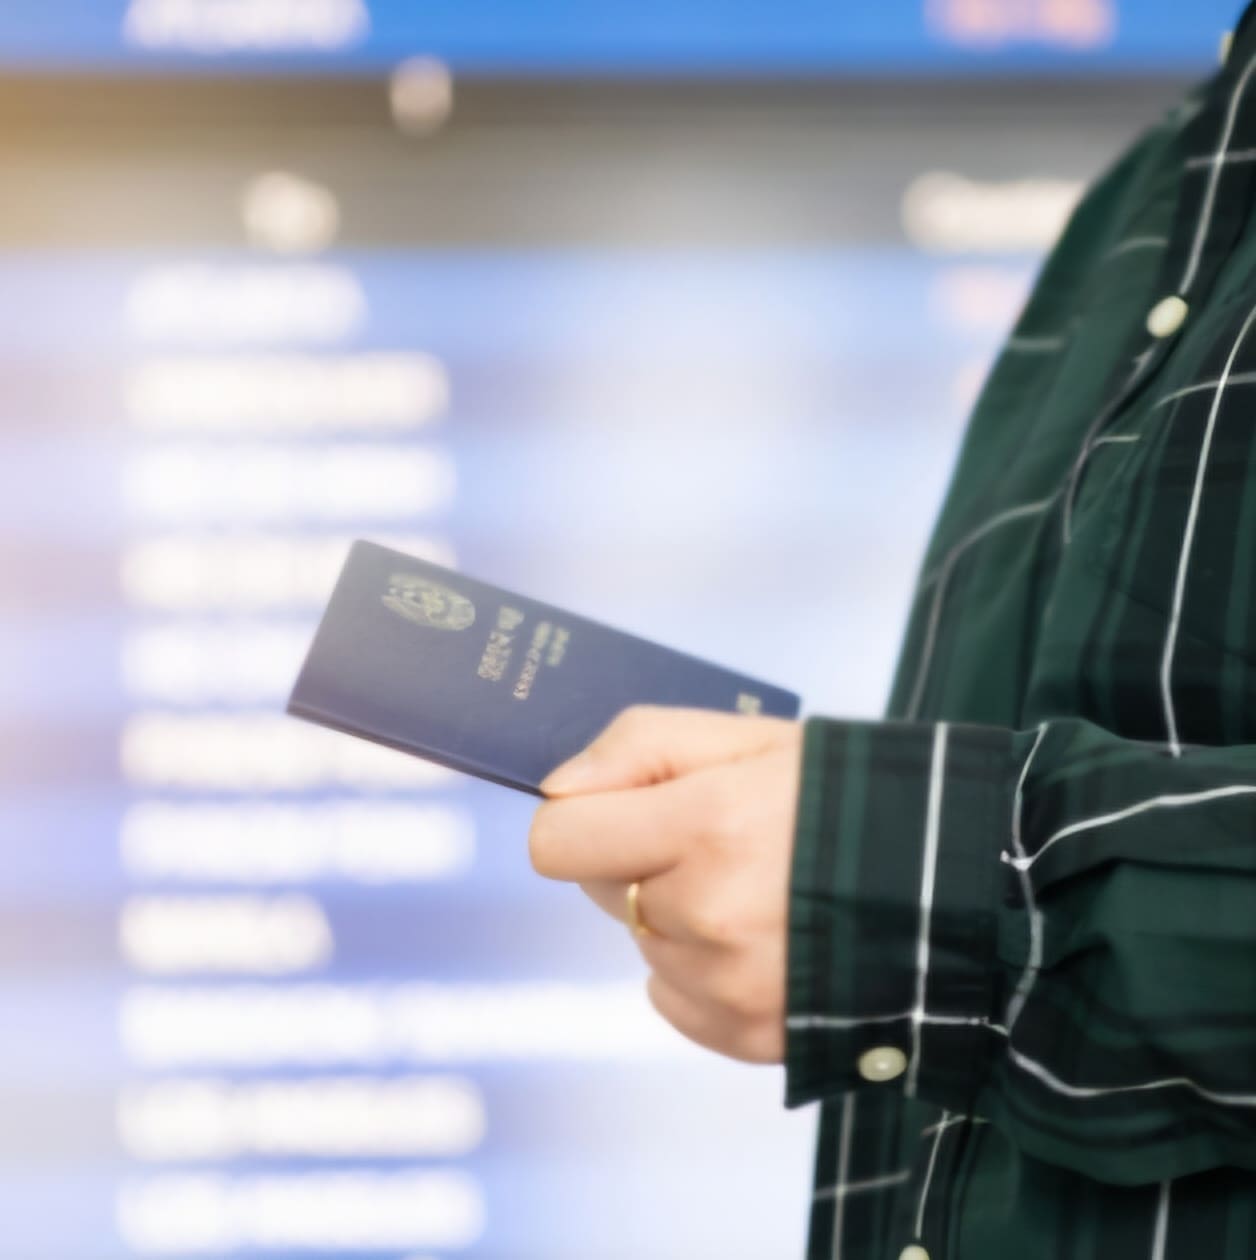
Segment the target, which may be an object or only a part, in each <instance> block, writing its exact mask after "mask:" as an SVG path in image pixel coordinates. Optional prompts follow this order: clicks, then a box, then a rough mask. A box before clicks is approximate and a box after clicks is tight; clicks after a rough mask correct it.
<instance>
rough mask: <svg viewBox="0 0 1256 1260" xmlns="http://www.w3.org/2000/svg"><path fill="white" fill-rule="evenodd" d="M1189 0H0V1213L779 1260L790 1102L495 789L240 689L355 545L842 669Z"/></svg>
mask: <svg viewBox="0 0 1256 1260" xmlns="http://www.w3.org/2000/svg"><path fill="white" fill-rule="evenodd" d="M1236 7H1237V6H1236V4H1235V0H1193V3H1191V4H1189V5H1187V4H1182V3H1180V0H844V2H843V3H833V2H832V0H773V2H771V3H768V2H767V0H580V2H577V0H427V2H425V3H421V4H420V3H417V2H415V0H130V2H129V3H128V2H127V0H4V3H3V5H2V6H0V569H2V572H3V583H2V584H0V660H2V661H3V665H2V667H0V1255H2V1256H4V1257H14V1258H15V1260H119V1258H122V1257H135V1256H232V1257H254V1256H257V1257H263V1256H264V1257H269V1258H272V1260H273V1258H274V1257H306V1256H312V1255H322V1256H341V1257H350V1256H352V1257H359V1256H361V1257H371V1258H379V1260H455V1258H458V1257H463V1258H466V1260H629V1258H631V1260H639V1258H641V1257H645V1258H648V1260H717V1258H718V1260H767V1258H772V1260H776V1258H781V1260H787V1258H789V1257H796V1256H800V1255H801V1248H802V1238H803V1228H804V1219H805V1209H806V1205H807V1201H808V1198H809V1178H810V1165H811V1141H812V1133H813V1123H814V1119H813V1116H812V1115H811V1113H810V1112H809V1111H803V1112H798V1113H789V1114H787V1113H785V1112H784V1111H783V1109H782V1107H781V1097H782V1093H783V1074H782V1072H781V1070H780V1069H762V1068H749V1067H744V1066H741V1065H737V1064H733V1063H730V1062H727V1061H724V1060H720V1059H717V1058H715V1057H713V1056H710V1055H707V1054H705V1053H704V1052H702V1051H699V1050H697V1049H696V1048H694V1047H692V1046H690V1045H689V1044H688V1043H686V1042H684V1041H683V1040H682V1039H681V1038H680V1037H679V1036H677V1035H675V1034H673V1033H672V1032H671V1030H670V1029H669V1028H668V1027H667V1026H666V1025H665V1024H663V1023H662V1022H661V1021H660V1020H659V1019H658V1018H657V1017H656V1016H654V1014H653V1012H652V1011H651V1009H650V1008H649V1006H648V1003H647V1002H646V999H645V997H644V987H643V976H644V972H643V967H642V964H641V962H640V960H639V958H638V955H637V953H636V951H635V949H634V948H633V946H632V943H631V941H630V939H629V938H628V936H627V934H626V933H625V932H624V931H623V929H622V928H620V927H619V925H617V924H614V923H611V922H610V921H608V920H606V919H605V918H604V917H603V916H601V914H600V912H598V911H596V910H595V909H594V908H593V907H592V906H591V905H589V904H588V903H587V902H585V900H584V899H583V898H582V897H581V896H580V894H579V893H578V891H576V890H573V889H571V888H568V887H565V886H558V885H554V884H550V883H547V882H545V881H542V880H540V879H539V878H537V877H535V876H533V875H532V874H531V872H530V869H529V866H528V861H527V852H526V843H525V835H526V829H527V825H528V820H529V818H530V815H531V809H532V803H531V802H530V801H529V800H526V799H523V798H517V797H515V796H514V795H512V794H511V793H510V792H508V791H506V790H504V789H499V788H495V787H492V786H489V785H485V784H479V783H473V782H468V781H464V780H462V779H460V778H458V777H457V776H454V775H451V774H447V773H443V772H437V771H435V770H432V769H429V768H427V767H426V766H424V765H422V764H421V763H418V762H415V761H412V760H410V759H407V758H405V757H402V756H399V755H396V754H392V753H385V752H383V751H380V750H376V749H372V748H369V747H367V746H365V745H359V744H357V743H356V742H355V741H351V740H349V739H346V738H341V737H338V736H335V735H332V734H330V733H326V732H322V731H317V730H314V729H313V728H306V727H303V726H301V725H299V724H297V723H295V722H292V721H290V720H288V719H286V718H284V717H282V716H281V710H282V704H283V700H284V698H285V695H286V692H287V689H288V687H289V685H290V683H291V681H292V679H293V677H294V675H295V672H296V669H297V666H298V663H299V660H300V657H301V655H302V652H303V650H304V647H305V644H306V642H307V640H308V637H309V634H310V631H311V628H312V624H313V621H314V619H315V618H316V616H317V614H318V611H319V608H320V606H321V603H322V601H323V599H324V597H325V596H326V594H327V592H328V589H329V584H330V581H331V579H332V577H333V575H334V573H335V571H336V569H337V566H338V564H339V560H340V557H341V556H342V555H343V552H344V550H345V547H346V544H347V541H348V540H349V539H350V538H352V537H355V536H367V537H371V538H375V539H378V540H381V541H391V542H395V543H396V544H397V545H400V546H402V547H405V548H410V549H413V551H415V552H416V553H421V554H423V555H426V556H430V557H433V558H436V559H439V560H442V561H444V562H447V563H452V564H455V565H458V566H461V567H463V568H465V569H466V570H467V571H468V572H470V573H473V574H475V575H476V576H481V577H484V578H487V579H489V580H493V581H497V582H499V583H501V584H503V585H506V586H508V587H513V588H516V589H518V590H521V591H523V592H526V593H528V594H531V595H534V596H537V597H540V598H546V599H549V600H551V601H553V602H555V603H559V604H562V605H565V606H568V607H570V608H571V609H573V610H575V611H578V612H581V613H584V614H586V615H589V616H592V617H595V618H597V619H600V620H604V621H608V622H611V623H613V624H616V625H619V626H622V627H624V628H626V629H630V630H634V631H637V632H639V633H641V634H644V635H646V636H649V637H651V638H656V639H658V640H661V641H662V642H665V643H668V644H671V645H674V646H676V647H679V648H682V649H685V650H688V651H691V652H694V653H697V654H700V655H702V656H706V657H709V658H711V659H713V660H716V661H719V662H721V663H724V664H727V665H730V666H734V667H740V668H743V669H745V670H747V671H752V672H756V673H759V674H761V675H762V676H763V677H765V678H768V679H771V680H773V681H775V682H778V683H780V684H782V685H785V686H789V687H792V688H795V689H797V690H799V691H801V692H802V693H803V694H804V696H805V698H806V709H807V711H809V712H815V713H832V714H843V715H872V714H876V713H877V712H878V711H879V709H880V706H881V705H882V703H883V700H884V696H885V693H886V689H887V685H888V681H889V672H890V669H891V666H892V662H893V658H894V654H895V651H896V647H897V639H898V633H899V626H900V623H901V621H902V619H903V617H904V614H905V611H906V604H907V600H908V595H909V590H910V587H911V583H912V580H913V577H914V569H915V564H916V560H917V556H918V554H919V552H920V549H921V547H922V545H923V542H924V538H925V535H926V532H927V530H928V528H929V525H930V523H931V520H932V517H933V514H934V512H935V510H936V507H937V503H938V499H939V496H940V494H941V492H942V490H943V488H944V485H945V482H946V478H947V474H948V472H949V468H950V463H951V459H952V455H953V452H954V448H955V443H956V439H957V436H958V434H959V432H960V426H961V424H962V421H963V419H964V415H965V412H966V410H967V408H968V406H969V405H970V403H971V401H972V399H973V397H974V395H975V392H976V390H977V388H978V386H979V383H980V381H981V378H982V375H983V372H984V370H985V368H986V366H987V365H988V363H989V361H990V359H991V355H992V353H993V352H994V350H995V348H996V346H997V344H998V341H999V338H1000V335H1001V333H1002V332H1003V331H1004V330H1005V329H1006V328H1007V327H1008V325H1009V324H1010V322H1011V320H1012V319H1013V318H1014V316H1015V314H1016V312H1017V310H1018V306H1019V303H1020V301H1021V300H1022V297H1023V294H1024V292H1025V290H1026V286H1027V284H1028V283H1029V281H1030V279H1031V278H1032V275H1033V272H1034V268H1035V265H1036V263H1037V261H1038V259H1039V258H1040V256H1041V251H1042V250H1043V249H1044V247H1045V246H1046V245H1047V244H1048V243H1049V241H1050V240H1051V238H1052V236H1053V234H1054V233H1055V232H1056V231H1057V229H1058V227H1059V225H1060V223H1061V222H1062V220H1063V217H1064V216H1065V215H1066V214H1067V212H1068V209H1069V207H1070V206H1071V205H1072V204H1073V202H1074V201H1075V199H1076V197H1077V195H1078V193H1079V191H1080V189H1081V188H1082V186H1083V184H1084V182H1085V181H1086V180H1087V179H1089V178H1090V177H1091V176H1092V175H1094V174H1095V173H1096V172H1097V171H1098V170H1100V169H1101V167H1102V166H1103V165H1104V164H1105V163H1106V162H1107V160H1108V159H1109V158H1110V157H1111V156H1112V155H1113V154H1114V153H1115V152H1116V151H1117V150H1118V149H1119V147H1120V146H1121V145H1122V144H1123V143H1125V141H1126V140H1127V139H1128V138H1130V137H1131V136H1132V135H1133V134H1134V133H1135V132H1136V131H1137V130H1139V129H1140V128H1141V127H1142V126H1144V125H1146V124H1147V123H1149V122H1152V121H1154V120H1156V119H1157V118H1158V117H1160V116H1161V114H1162V113H1163V111H1164V109H1165V108H1166V107H1167V106H1168V105H1169V104H1170V103H1171V102H1172V101H1173V100H1174V98H1175V97H1176V95H1177V94H1178V93H1179V92H1180V90H1181V89H1182V87H1183V86H1184V85H1185V84H1186V83H1188V82H1189V81H1191V80H1192V79H1194V78H1197V77H1200V76H1202V75H1204V74H1207V73H1210V72H1211V71H1212V69H1213V67H1214V66H1215V64H1216V59H1217V48H1218V43H1219V39H1220V37H1221V35H1222V32H1223V31H1224V29H1225V27H1226V26H1227V25H1228V24H1229V23H1230V22H1231V21H1233V19H1234V17H1235V9H1236ZM1131 247H1133V248H1137V247H1138V245H1137V243H1133V244H1132V245H1131Z"/></svg>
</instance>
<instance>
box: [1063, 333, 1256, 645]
mask: <svg viewBox="0 0 1256 1260" xmlns="http://www.w3.org/2000/svg"><path fill="white" fill-rule="evenodd" d="M1253 351H1254V352H1256V344H1254V345H1253ZM1253 357H1254V358H1256V353H1254V355H1253ZM1209 379H1210V378H1209V377H1204V378H1202V379H1201V381H1200V386H1201V387H1199V388H1195V387H1187V390H1188V391H1189V392H1185V393H1182V394H1180V395H1179V396H1178V397H1176V398H1171V400H1170V401H1168V402H1162V403H1160V404H1159V405H1153V406H1152V407H1151V408H1150V410H1149V411H1148V412H1147V413H1146V414H1145V415H1144V416H1143V417H1142V419H1141V421H1140V423H1139V425H1138V431H1137V433H1136V435H1131V436H1134V437H1136V440H1135V441H1132V442H1131V443H1130V445H1129V447H1128V448H1127V449H1126V450H1125V451H1124V452H1119V453H1118V449H1117V446H1116V444H1115V443H1113V444H1110V446H1109V448H1108V449H1106V450H1105V449H1103V448H1097V449H1096V451H1095V452H1093V453H1092V456H1091V458H1092V459H1095V460H1096V465H1095V467H1094V469H1092V470H1089V471H1092V472H1094V473H1095V474H1096V475H1095V477H1094V479H1093V481H1092V483H1091V485H1090V486H1089V487H1088V495H1087V497H1088V500H1089V504H1090V511H1091V516H1090V521H1091V528H1089V529H1088V530H1086V532H1085V537H1084V538H1082V537H1080V536H1079V542H1083V543H1084V546H1085V549H1086V553H1087V557H1088V559H1089V561H1090V562H1091V563H1092V564H1094V565H1095V566H1097V567H1098V568H1099V570H1100V571H1101V573H1102V574H1103V576H1104V579H1105V581H1107V582H1108V583H1110V584H1111V585H1112V586H1113V587H1115V588H1116V589H1118V590H1120V591H1121V592H1123V593H1124V594H1125V595H1127V596H1128V597H1129V598H1131V599H1133V600H1135V601H1137V602H1138V603H1139V604H1141V605H1143V606H1144V607H1145V608H1146V609H1148V610H1152V611H1154V612H1157V613H1159V614H1160V615H1161V616H1162V617H1163V619H1164V621H1165V633H1166V635H1168V634H1169V633H1172V634H1174V635H1175V636H1179V637H1181V638H1183V639H1188V640H1190V641H1192V642H1194V643H1197V644H1199V645H1200V646H1208V647H1212V648H1214V649H1215V648H1220V649H1223V650H1224V651H1226V652H1229V653H1233V654H1236V655H1238V656H1241V657H1245V658H1250V659H1256V600H1253V599H1252V593H1253V587H1254V586H1256V378H1253V379H1252V380H1248V379H1245V378H1244V374H1238V375H1236V374H1234V373H1232V374H1231V377H1230V383H1229V385H1228V386H1227V388H1226V390H1225V391H1224V392H1223V393H1222V394H1221V395H1220V396H1218V391H1217V386H1216V385H1215V384H1213V385H1211V386H1209V385H1208V380H1209ZM1105 466H1106V467H1107V473H1106V475H1105V473H1104V468H1105Z"/></svg>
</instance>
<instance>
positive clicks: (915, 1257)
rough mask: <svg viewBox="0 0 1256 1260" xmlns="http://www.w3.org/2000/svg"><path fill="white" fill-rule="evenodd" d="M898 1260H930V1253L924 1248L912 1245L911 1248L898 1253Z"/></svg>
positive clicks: (905, 1248)
mask: <svg viewBox="0 0 1256 1260" xmlns="http://www.w3.org/2000/svg"><path fill="white" fill-rule="evenodd" d="M898 1260H929V1253H928V1252H927V1251H926V1250H925V1249H924V1248H923V1247H918V1246H917V1245H916V1244H915V1243H912V1244H911V1246H909V1247H904V1248H903V1250H902V1251H900V1252H899V1253H898Z"/></svg>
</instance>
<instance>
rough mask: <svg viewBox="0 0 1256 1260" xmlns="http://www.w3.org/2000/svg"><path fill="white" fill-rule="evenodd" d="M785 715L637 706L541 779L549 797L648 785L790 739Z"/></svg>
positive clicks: (791, 728)
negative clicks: (771, 715) (778, 716)
mask: <svg viewBox="0 0 1256 1260" xmlns="http://www.w3.org/2000/svg"><path fill="white" fill-rule="evenodd" d="M797 727H798V724H797V723H796V722H791V721H789V720H788V719H786V718H769V717H759V716H757V715H755V716H751V715H748V714H740V713H718V712H713V711H711V710H708V709H682V708H672V707H668V706H666V705H644V704H639V705H633V706H632V707H631V708H628V709H625V710H624V711H623V712H622V713H621V714H620V715H619V716H618V717H616V718H615V719H614V720H613V721H612V722H611V723H610V724H609V725H608V726H607V727H606V729H605V730H603V731H602V733H601V734H600V735H598V736H597V737H596V738H595V739H594V740H593V742H592V743H590V744H589V746H588V747H587V748H585V749H584V751H583V752H581V753H578V754H577V755H576V756H575V757H572V758H571V760H570V761H564V762H563V763H562V765H560V766H558V767H557V768H556V769H555V770H552V771H551V772H550V773H549V774H548V775H547V776H546V777H545V779H543V780H542V782H541V785H540V786H541V791H542V792H544V793H545V795H546V796H574V795H577V794H580V793H584V792H607V791H613V790H619V789H623V788H633V787H645V786H647V785H649V784H651V783H661V782H663V781H664V780H667V779H674V778H677V777H679V776H680V775H683V774H690V773H692V772H693V771H694V770H701V769H702V768H704V767H706V766H712V765H718V764H721V763H723V762H727V761H736V760H737V759H738V758H741V757H751V756H754V755H755V754H757V753H761V752H765V751H767V750H768V749H770V748H774V747H776V746H777V745H779V744H781V743H783V742H784V741H786V740H788V739H790V738H791V737H792V736H793V735H794V733H795V732H796V730H797Z"/></svg>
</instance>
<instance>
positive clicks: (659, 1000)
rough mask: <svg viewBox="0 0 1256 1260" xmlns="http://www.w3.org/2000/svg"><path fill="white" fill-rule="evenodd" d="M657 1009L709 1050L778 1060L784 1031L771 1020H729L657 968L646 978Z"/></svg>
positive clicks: (746, 1058)
mask: <svg viewBox="0 0 1256 1260" xmlns="http://www.w3.org/2000/svg"><path fill="white" fill-rule="evenodd" d="M646 993H647V994H648V995H649V998H650V1003H651V1005H653V1007H654V1009H655V1010H656V1011H658V1013H659V1014H660V1015H661V1016H662V1017H663V1018H664V1019H665V1020H667V1022H668V1023H669V1024H671V1026H672V1027H673V1028H674V1029H676V1031H677V1032H678V1033H680V1034H681V1035H682V1036H685V1037H688V1038H689V1040H690V1041H693V1042H696V1043H697V1044H698V1045H700V1046H703V1047H704V1048H705V1049H707V1050H714V1051H716V1052H717V1053H718V1054H725V1055H728V1056H729V1057H730V1058H733V1059H741V1060H743V1061H744V1062H746V1063H779V1062H780V1061H781V1056H782V1041H783V1034H782V1033H781V1031H780V1030H779V1028H777V1027H776V1026H774V1025H773V1024H772V1023H771V1022H769V1021H764V1022H759V1023H744V1022H738V1021H735V1020H729V1019H728V1018H727V1017H726V1016H725V1015H724V1014H723V1013H722V1012H721V1011H719V1010H718V1009H716V1008H714V1007H711V1006H709V1005H707V1004H705V1003H700V1002H696V1001H694V1000H693V999H692V998H690V997H688V996H686V995H685V994H684V993H682V992H681V991H680V990H679V989H677V988H675V987H674V986H672V985H671V984H669V983H668V982H667V981H666V980H664V979H663V978H662V976H660V975H659V974H658V973H657V972H655V973H653V974H651V976H650V978H649V980H647V981H646Z"/></svg>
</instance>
